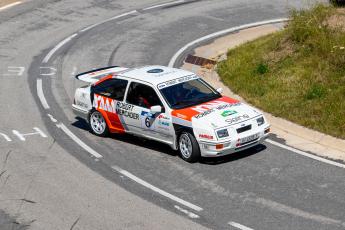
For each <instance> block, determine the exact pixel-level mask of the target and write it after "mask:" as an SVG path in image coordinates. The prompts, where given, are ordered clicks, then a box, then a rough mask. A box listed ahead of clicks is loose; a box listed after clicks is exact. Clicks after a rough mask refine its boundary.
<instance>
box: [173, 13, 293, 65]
mask: <svg viewBox="0 0 345 230" xmlns="http://www.w3.org/2000/svg"><path fill="white" fill-rule="evenodd" d="M288 20H289V19H288V18H278V19H273V20H266V21H260V22H254V23H249V24H245V25H241V26H236V27H231V28H229V29H225V30H221V31H218V32H216V33H212V34H209V35H206V36H204V37H201V38H198V39H196V40H194V41H192V42H190V43H188V44H187V45H185V46H183V47H182V48H181V49H179V50H178V51H177V52H176V53H175V54H174V56H173V57H172V58H171V59H170V62H169V64H168V66H169V67H174V65H175V63H176V61H177V59H178V58H179V57H180V56H181V55H182V54H183V52H185V51H186V50H187V49H189V48H191V47H193V46H194V45H196V44H198V43H201V42H204V41H207V40H210V39H213V38H216V37H220V36H222V35H225V34H228V33H232V32H235V31H238V30H243V29H248V28H251V27H256V26H262V25H266V24H274V23H280V22H286V21H288Z"/></svg>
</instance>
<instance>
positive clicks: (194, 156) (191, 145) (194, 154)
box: [178, 132, 200, 163]
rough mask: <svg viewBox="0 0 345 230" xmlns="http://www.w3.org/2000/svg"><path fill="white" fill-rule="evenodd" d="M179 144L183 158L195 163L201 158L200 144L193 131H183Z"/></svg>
mask: <svg viewBox="0 0 345 230" xmlns="http://www.w3.org/2000/svg"><path fill="white" fill-rule="evenodd" d="M178 146H179V151H180V154H181V157H182V159H183V160H185V161H187V162H190V163H193V162H196V161H198V160H199V159H200V148H199V144H198V142H197V141H196V139H195V137H194V136H193V135H192V134H191V133H189V132H182V133H181V135H180V137H179V142H178Z"/></svg>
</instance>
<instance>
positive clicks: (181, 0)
mask: <svg viewBox="0 0 345 230" xmlns="http://www.w3.org/2000/svg"><path fill="white" fill-rule="evenodd" d="M183 2H184V0H178V1H175V2H167V3H163V4H158V5H154V6H150V7H146V8H144V9H142V10H144V11H145V10H152V9H155V8H159V7H164V6H170V5H175V4H179V3H183Z"/></svg>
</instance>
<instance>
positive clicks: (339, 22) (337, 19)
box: [327, 8, 345, 32]
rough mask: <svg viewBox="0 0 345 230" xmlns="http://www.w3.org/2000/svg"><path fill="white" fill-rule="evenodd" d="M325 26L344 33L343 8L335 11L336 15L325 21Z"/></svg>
mask: <svg viewBox="0 0 345 230" xmlns="http://www.w3.org/2000/svg"><path fill="white" fill-rule="evenodd" d="M327 24H328V25H329V26H330V27H331V28H341V30H342V31H344V32H345V8H339V9H337V13H336V14H334V15H332V16H331V17H330V18H329V19H328V20H327Z"/></svg>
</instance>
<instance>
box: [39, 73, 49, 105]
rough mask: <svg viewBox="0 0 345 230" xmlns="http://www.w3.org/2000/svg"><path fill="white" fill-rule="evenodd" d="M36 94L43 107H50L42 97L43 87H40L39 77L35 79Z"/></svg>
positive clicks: (40, 80)
mask: <svg viewBox="0 0 345 230" xmlns="http://www.w3.org/2000/svg"><path fill="white" fill-rule="evenodd" d="M37 95H38V98H39V99H40V101H41V104H42V106H43V108H44V109H50V107H49V105H48V102H47V100H46V98H45V97H44V93H43V88H42V79H40V78H39V79H37Z"/></svg>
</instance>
